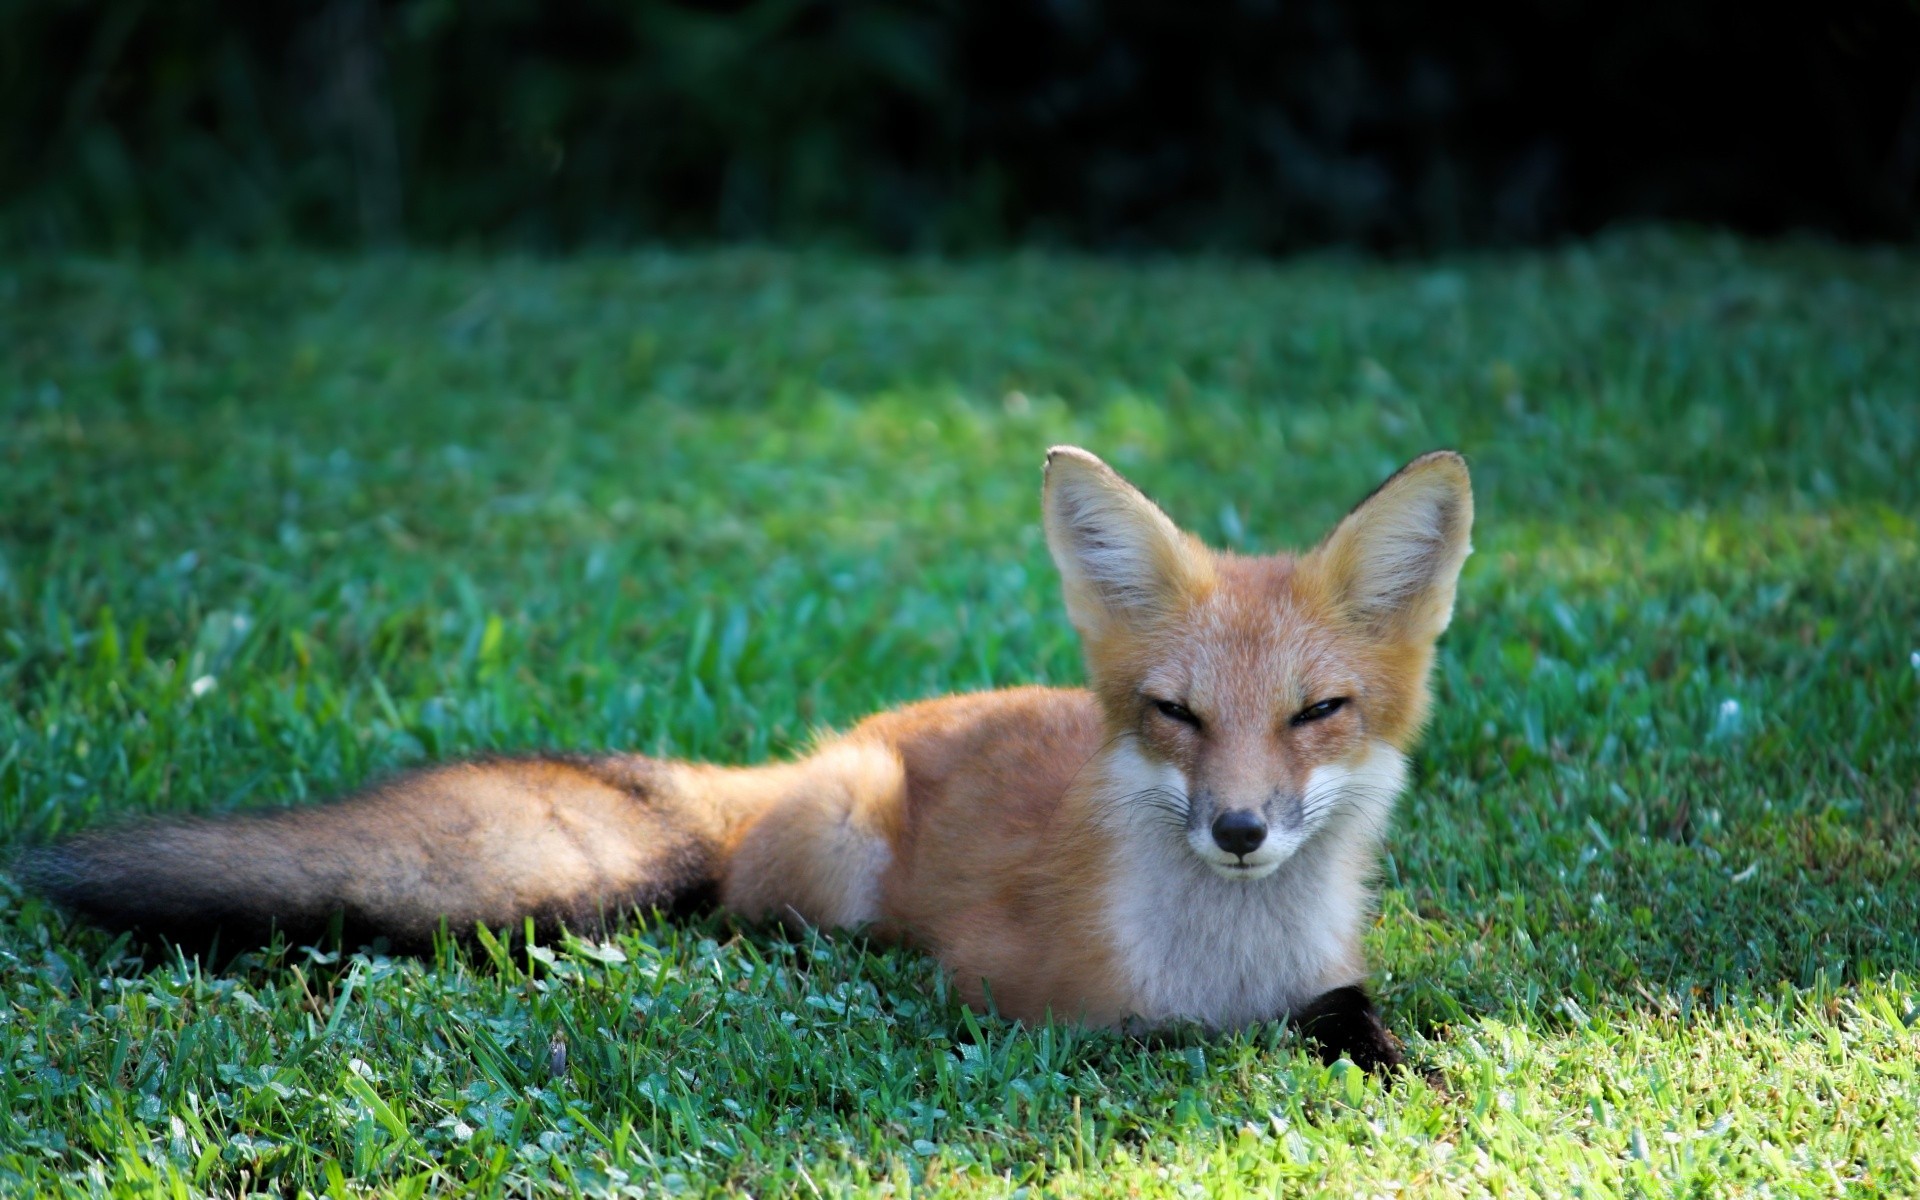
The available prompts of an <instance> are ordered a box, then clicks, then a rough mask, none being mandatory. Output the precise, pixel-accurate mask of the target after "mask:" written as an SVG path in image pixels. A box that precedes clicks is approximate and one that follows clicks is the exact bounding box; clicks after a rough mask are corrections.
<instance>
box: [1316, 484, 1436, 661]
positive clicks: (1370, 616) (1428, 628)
mask: <svg viewBox="0 0 1920 1200" xmlns="http://www.w3.org/2000/svg"><path fill="white" fill-rule="evenodd" d="M1472 534H1473V485H1472V483H1471V482H1470V481H1469V480H1468V478H1467V463H1466V460H1465V459H1463V458H1461V457H1460V456H1459V455H1458V454H1456V453H1454V452H1453V451H1451V450H1435V451H1433V452H1432V453H1430V454H1423V455H1421V456H1420V457H1419V458H1416V459H1414V460H1413V461H1412V462H1410V463H1408V464H1407V465H1406V466H1404V467H1402V468H1400V470H1399V471H1398V472H1397V473H1396V474H1394V475H1393V476H1392V477H1391V478H1390V479H1388V480H1387V481H1386V482H1385V483H1383V484H1381V485H1380V486H1379V487H1378V488H1377V489H1375V491H1374V493H1373V495H1371V496H1368V497H1367V498H1366V499H1365V500H1362V501H1361V502H1360V504H1359V505H1358V507H1356V508H1355V509H1354V510H1353V511H1352V512H1350V513H1348V514H1347V515H1346V517H1345V519H1343V520H1342V521H1341V522H1340V524H1338V525H1336V526H1335V527H1334V530H1333V532H1332V533H1330V534H1328V535H1327V539H1326V541H1324V542H1322V543H1321V544H1320V547H1319V549H1317V550H1315V551H1314V552H1313V554H1312V555H1311V556H1310V557H1309V560H1308V561H1309V562H1310V563H1312V564H1313V565H1314V566H1316V567H1318V568H1320V569H1321V570H1323V571H1324V572H1325V573H1326V578H1327V579H1328V581H1329V583H1330V584H1331V585H1332V588H1333V591H1334V594H1335V596H1336V597H1337V598H1338V600H1339V602H1340V603H1341V604H1342V605H1343V606H1344V607H1345V608H1346V609H1347V610H1348V611H1349V612H1351V613H1352V614H1353V615H1354V616H1355V617H1356V618H1357V619H1359V620H1360V621H1361V622H1363V623H1364V624H1366V625H1367V626H1368V627H1370V628H1372V629H1374V630H1376V631H1378V632H1381V633H1385V634H1390V635H1398V636H1404V637H1408V638H1412V639H1415V640H1420V641H1432V640H1433V639H1434V638H1437V637H1439V636H1440V634H1441V632H1442V631H1444V630H1445V629H1446V627H1447V622H1448V621H1450V620H1451V619H1452V617H1453V592H1454V584H1455V582H1456V581H1457V580H1458V579H1459V577H1460V565H1461V564H1462V563H1463V562H1465V561H1466V558H1467V555H1468V554H1470V553H1472V550H1473V546H1472Z"/></svg>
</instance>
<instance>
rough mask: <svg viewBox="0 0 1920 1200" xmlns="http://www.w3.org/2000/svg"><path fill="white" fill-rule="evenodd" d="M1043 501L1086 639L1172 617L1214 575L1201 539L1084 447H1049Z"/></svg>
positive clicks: (1072, 614)
mask: <svg viewBox="0 0 1920 1200" xmlns="http://www.w3.org/2000/svg"><path fill="white" fill-rule="evenodd" d="M1041 507H1042V508H1043V509H1044V511H1045V516H1046V527H1047V549H1048V550H1050V551H1052V553H1053V561H1054V565H1055V566H1057V567H1058V568H1059V569H1060V580H1061V584H1062V586H1063V590H1064V591H1065V593H1066V601H1067V616H1068V617H1069V618H1070V619H1071V620H1072V621H1073V625H1074V628H1076V629H1078V630H1079V631H1080V636H1081V637H1083V638H1086V639H1088V640H1097V639H1099V638H1100V637H1102V636H1103V635H1104V634H1106V633H1108V632H1111V631H1112V630H1114V629H1115V628H1120V627H1125V626H1130V625H1139V624H1142V623H1150V622H1152V621H1154V620H1156V619H1158V618H1160V617H1163V616H1166V615H1168V614H1169V613H1171V612H1172V611H1174V610H1175V609H1176V608H1177V607H1178V606H1179V605H1180V604H1181V602H1182V601H1183V600H1184V599H1186V598H1188V597H1191V596H1192V595H1193V594H1194V593H1195V592H1196V591H1198V590H1200V589H1201V588H1203V587H1204V586H1205V585H1206V583H1207V582H1208V581H1209V580H1210V579H1211V578H1212V568H1211V566H1210V564H1209V562H1208V558H1207V552H1206V550H1205V549H1204V548H1202V547H1201V546H1200V545H1199V543H1197V542H1195V541H1194V540H1193V539H1192V538H1190V537H1189V536H1187V535H1186V534H1184V533H1182V532H1180V530H1179V529H1178V528H1177V527H1176V526H1175V525H1174V523H1173V521H1172V520H1171V519H1169V518H1168V516H1167V514H1166V513H1164V512H1161V511H1160V508H1159V506H1158V505H1156V504H1154V502H1153V501H1151V500H1149V499H1147V498H1146V497H1145V496H1144V495H1142V494H1141V492H1140V489H1138V488H1136V487H1134V486H1133V485H1132V484H1130V483H1128V482H1127V481H1126V480H1124V479H1122V478H1121V477H1120V476H1119V474H1117V473H1116V472H1115V471H1114V470H1113V468H1112V467H1109V466H1108V465H1107V464H1106V463H1103V462H1101V461H1100V460H1099V459H1098V458H1096V457H1095V456H1093V455H1091V454H1089V453H1087V452H1086V451H1085V450H1082V449H1080V448H1079V447H1077V446H1055V447H1054V448H1053V449H1051V450H1049V451H1047V480H1046V486H1045V489H1044V491H1043V494H1042V498H1041Z"/></svg>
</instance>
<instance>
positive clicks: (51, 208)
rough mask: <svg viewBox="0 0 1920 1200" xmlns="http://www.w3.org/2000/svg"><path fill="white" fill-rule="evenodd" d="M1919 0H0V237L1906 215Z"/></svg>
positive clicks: (1441, 234) (1159, 230)
mask: <svg viewBox="0 0 1920 1200" xmlns="http://www.w3.org/2000/svg"><path fill="white" fill-rule="evenodd" d="M1917 68H1920V0H1846V2H1843V3H1836V4H1812V3H1809V4H1799V5H1794V4H1773V5H1754V4H1749V3H1743V2H1736V0H1675V2H1673V3H1646V4H1621V3H1619V2H1618V0H1609V2H1601V0H1547V2H1531V3H1530V2H1524V0H1506V2H1500V0H1494V2H1489V3H1478V4H1458V3H1438V2H1433V0H1424V2H1416V0H1298V2H1293V0H1243V2H1240V3H1193V2H1187V3H1182V2H1180V0H1159V2H1145V0H1112V2H1106V3H1102V2H1100V0H1030V2H1018V3H1016V2H1002V0H952V2H948V0H919V2H905V0H849V2H844V3H834V2H830V0H754V2H749V3H669V2H664V0H642V2H639V3H631V4H620V3H610V2H605V0H561V2H554V3H538V2H535V0H397V2H392V3H373V2H372V0H329V2H326V3H319V4H311V3H298V4H296V3H272V2H268V3H251V4H237V3H236V4H221V3H213V2H210V0H166V2H154V3H138V2H115V3H80V2H76V0H0V112H4V113H5V120H4V122H3V123H0V247H5V248H6V249H9V250H13V251H19V250H70V249H76V248H104V249H125V248H154V249H163V248H176V247H182V246H198V245H209V244H210V245H216V246H251V245H260V244H280V243H287V242H306V243H318V244H323V245H366V244H375V245H378V244H391V243H398V242H406V243H412V244H425V245H453V246H484V247H496V248H498V247H520V248H531V249H536V250H549V249H565V248H571V247H577V246H583V245H607V244H614V245H617V244H626V243H633V242H638V241H659V240H663V239H664V240H675V239H702V240H704V239H718V238H725V239H733V238H755V239H768V240H776V241H793V240H802V239H806V240H814V239H826V240H829V241H835V242H841V243H845V244H851V245H859V246H878V247H883V248H893V249H947V250H965V249H973V248H983V247H991V246H996V245H1002V244H1005V243H1008V242H1040V243H1046V244H1059V245H1070V246H1083V247H1090V248H1096V249H1136V248H1174V249H1194V248H1199V249H1221V250H1236V251H1259V252H1279V251H1288V250H1295V249H1301V248H1308V247H1319V246H1327V245H1337V246H1357V247H1362V248H1367V249H1373V250H1392V251H1415V252H1418V251H1427V250H1435V249H1446V248H1451V247H1456V246H1477V245H1505V244H1515V243H1528V242H1537V241H1542V240H1550V239H1553V238H1556V237H1562V236H1566V235H1574V234H1583V233H1588V232H1591V231H1593V230H1595V229H1598V228H1600V227H1603V226H1605V225H1608V224H1610V223H1615V222H1621V221H1632V220H1644V219H1655V220H1679V221H1690V222H1702V223H1711V224H1718V225H1725V226H1729V227H1732V228H1735V229H1739V230H1742V231H1745V232H1751V233H1759V234H1773V233H1781V232H1792V231H1800V230H1814V231H1820V232H1824V233H1827V234H1830V235H1834V236H1838V237H1843V238H1848V239H1906V238H1911V237H1912V236H1913V235H1914V234H1915V232H1916V229H1917V228H1920V220H1917V217H1920V69H1917Z"/></svg>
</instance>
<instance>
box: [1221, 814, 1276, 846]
mask: <svg viewBox="0 0 1920 1200" xmlns="http://www.w3.org/2000/svg"><path fill="white" fill-rule="evenodd" d="M1213 840H1214V844H1215V845H1217V846H1219V847H1220V848H1221V849H1222V850H1225V851H1226V852H1227V853H1228V854H1252V853H1253V852H1254V851H1255V850H1258V849H1259V848H1260V843H1261V842H1264V841H1266V840H1267V823H1266V822H1265V821H1263V820H1261V819H1260V814H1259V813H1257V812H1254V811H1253V810H1252V809H1250V808H1230V809H1228V810H1227V811H1226V812H1223V813H1221V814H1220V815H1219V816H1217V817H1215V818H1214V819H1213Z"/></svg>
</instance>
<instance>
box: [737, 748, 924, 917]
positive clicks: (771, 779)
mask: <svg viewBox="0 0 1920 1200" xmlns="http://www.w3.org/2000/svg"><path fill="white" fill-rule="evenodd" d="M765 779H766V786H768V787H769V788H771V789H773V790H774V791H775V792H776V793H777V795H774V796H770V797H769V799H768V800H767V802H766V803H765V804H764V805H763V806H762V807H760V809H759V815H758V816H757V817H755V818H754V819H753V820H752V821H751V822H749V823H748V824H747V825H746V826H745V827H744V829H743V830H742V831H741V832H740V833H739V835H738V836H737V837H736V838H735V839H734V841H733V843H732V845H731V846H730V847H729V848H728V850H727V852H726V853H725V856H724V863H723V866H722V869H721V879H720V904H721V906H722V907H723V908H726V909H728V910H730V911H733V912H737V913H739V914H741V915H742V916H745V917H749V918H754V919H762V918H773V919H776V920H781V921H797V922H800V923H803V924H808V925H818V926H825V927H829V928H831V927H839V926H855V925H865V924H869V923H871V922H874V921H877V920H879V919H880V917H881V915H882V914H881V882H882V877H883V876H884V875H885V874H886V870H887V868H888V866H890V865H891V864H892V862H893V851H892V845H891V839H892V835H893V834H894V833H895V831H896V830H897V829H898V828H899V825H900V822H901V819H902V817H903V816H904V810H905V803H906V787H907V783H906V771H905V768H904V767H902V766H901V763H900V758H899V756H898V755H897V754H895V753H894V751H893V750H892V748H891V747H888V746H886V745H883V744H881V743H879V742H873V741H864V740H862V741H841V742H834V743H831V744H829V745H828V746H826V747H825V748H824V749H822V750H821V751H820V752H819V753H817V754H815V755H813V756H812V757H810V758H807V759H803V760H801V761H800V762H797V763H793V764H791V765H790V766H786V767H782V768H778V769H776V770H774V771H770V772H767V773H766V775H765Z"/></svg>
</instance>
